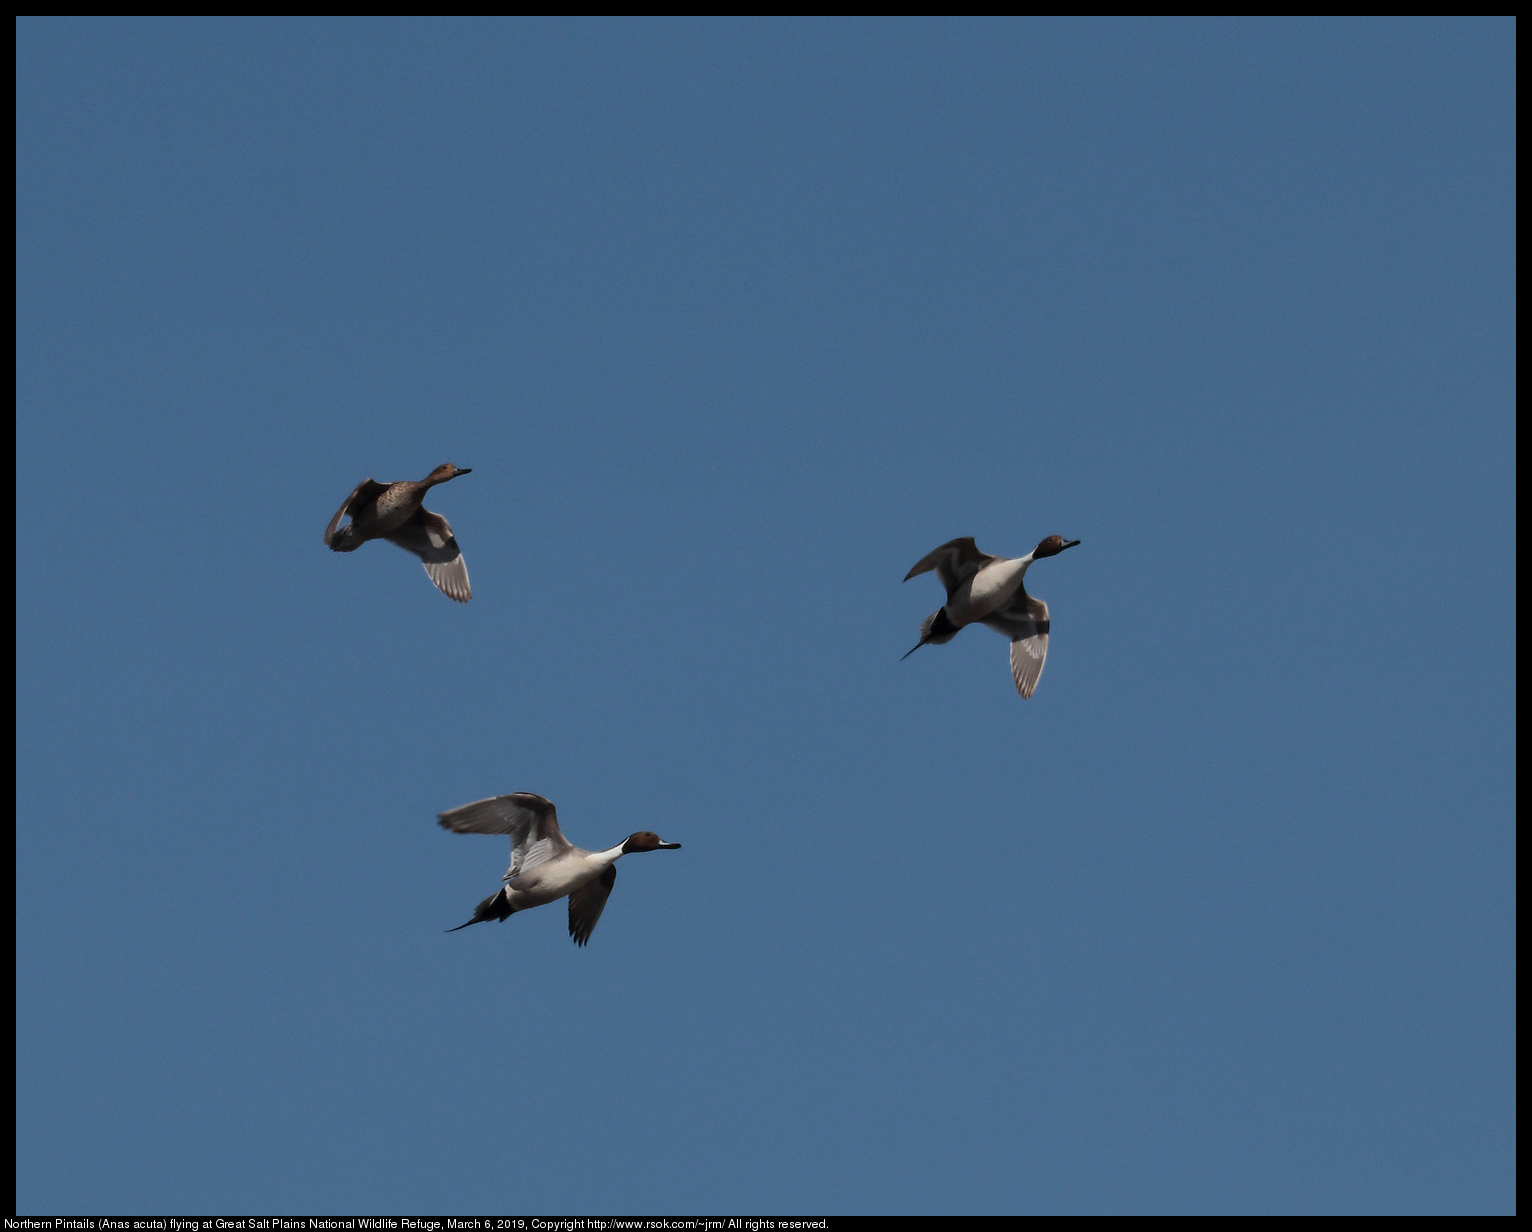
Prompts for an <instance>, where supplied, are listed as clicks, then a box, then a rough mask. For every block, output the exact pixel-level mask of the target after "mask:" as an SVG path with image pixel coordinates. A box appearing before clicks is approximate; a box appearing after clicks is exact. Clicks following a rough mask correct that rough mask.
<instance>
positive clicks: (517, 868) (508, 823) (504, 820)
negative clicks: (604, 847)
mask: <svg viewBox="0 0 1532 1232" xmlns="http://www.w3.org/2000/svg"><path fill="white" fill-rule="evenodd" d="M436 820H437V821H438V822H440V823H441V827H442V829H444V830H451V831H453V832H454V833H457V834H509V835H510V836H511V868H510V871H509V872H508V873H506V875H505V879H506V880H507V881H510V880H511V879H512V878H513V877H517V876H520V875H521V874H522V873H524V872H525V871H526V870H527V869H529V868H536V867H537V865H539V864H543V863H546V862H547V861H549V860H551V859H553V858H554V857H555V856H559V855H562V854H563V853H564V852H566V851H568V850H569V849H570V848H571V847H572V846H573V845H574V844H572V843H571V842H570V841H569V840H568V839H567V838H565V837H564V832H563V831H562V830H560V829H559V816H558V811H557V810H556V809H555V808H554V807H553V801H551V800H545V799H544V798H543V797H542V796H537V795H533V794H532V793H531V792H530V791H513V792H511V793H510V795H507V796H491V797H490V798H489V799H488V800H475V801H474V802H473V803H472V804H465V805H463V806H462V807H461V808H455V809H451V810H450V811H448V812H445V813H438V814H437V816H436ZM592 923H594V921H592Z"/></svg>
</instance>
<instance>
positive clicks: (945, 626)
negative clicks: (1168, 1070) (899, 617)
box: [899, 607, 963, 663]
mask: <svg viewBox="0 0 1532 1232" xmlns="http://www.w3.org/2000/svg"><path fill="white" fill-rule="evenodd" d="M962 627H963V626H962V625H955V624H953V623H952V621H951V620H949V619H948V618H947V609H946V608H944V607H939V608H937V609H936V610H935V611H934V612H932V613H931V614H930V615H929V616H927V617H926V618H925V619H924V620H922V621H921V622H920V640H919V641H918V642H916V643H915V644H914V645H913V646H911V647H910V648H909V649H908V650H906V651H905V652H904V653H903V654H902V655H900V656H899V662H901V663H903V662H904V661H905V660H906V659H908V658H909V657H910V656H911V655H912V654H914V653H915V652H916V651H917V650H919V649H920V648H921V647H922V646H925V645H937V646H940V645H941V644H942V643H943V642H950V641H951V640H952V639H953V638H955V637H956V636H957V635H958V632H959V631H960V630H961V629H962Z"/></svg>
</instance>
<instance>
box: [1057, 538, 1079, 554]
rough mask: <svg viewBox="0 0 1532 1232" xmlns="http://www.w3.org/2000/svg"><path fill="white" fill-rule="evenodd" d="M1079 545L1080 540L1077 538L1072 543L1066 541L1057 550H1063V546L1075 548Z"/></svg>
mask: <svg viewBox="0 0 1532 1232" xmlns="http://www.w3.org/2000/svg"><path fill="white" fill-rule="evenodd" d="M1079 546H1080V541H1079V540H1078V539H1076V540H1074V541H1073V542H1072V543H1066V544H1065V545H1064V547H1063V548H1060V549H1059V551H1061V552H1062V551H1063V550H1064V548H1077V547H1079Z"/></svg>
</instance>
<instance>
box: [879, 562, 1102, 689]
mask: <svg viewBox="0 0 1532 1232" xmlns="http://www.w3.org/2000/svg"><path fill="white" fill-rule="evenodd" d="M1079 542H1080V541H1079V540H1078V539H1074V540H1071V541H1069V542H1065V540H1064V539H1063V538H1062V537H1061V536H1059V535H1049V536H1048V537H1047V538H1046V539H1044V540H1043V541H1042V542H1041V543H1039V544H1038V545H1037V547H1036V548H1034V549H1033V550H1032V551H1031V553H1030V554H1028V555H1026V556H1022V557H1019V558H1016V559H1008V558H1007V557H1004V556H991V555H989V554H988V553H987V552H981V551H979V549H978V548H977V547H976V546H975V545H974V541H973V539H972V538H966V539H951V540H948V541H947V542H946V543H944V544H942V545H941V547H939V548H937V549H936V550H935V551H934V552H932V553H931V554H930V555H928V556H923V557H921V559H920V561H919V563H918V564H916V566H915V567H914V568H913V569H911V570H910V571H909V572H908V573H906V574H905V575H904V580H905V581H906V582H908V581H909V580H910V579H911V578H912V577H915V576H917V575H918V574H921V573H929V572H931V570H932V569H935V570H936V576H937V577H938V578H940V579H941V583H942V585H943V586H945V587H946V588H947V602H946V603H945V604H943V605H942V606H941V607H939V608H937V609H936V611H934V612H932V613H931V614H930V615H929V616H927V617H926V618H925V620H923V621H922V622H921V624H920V640H919V641H918V642H916V643H915V644H914V645H913V646H911V647H910V648H909V650H907V651H906V652H905V654H904V657H905V658H906V659H908V658H909V657H910V655H912V654H914V653H915V652H916V651H917V650H919V649H920V648H921V647H922V646H924V645H926V644H927V643H937V644H940V643H942V642H950V641H951V640H952V639H953V638H955V637H956V636H957V635H958V631H959V630H960V629H962V627H963V626H964V625H971V624H973V623H974V622H976V621H978V622H981V623H983V624H986V625H988V626H989V627H990V628H991V629H993V630H994V631H995V632H996V633H1003V634H1005V636H1006V637H1008V638H1010V639H1011V679H1012V680H1014V681H1015V682H1016V692H1018V693H1020V694H1021V695H1022V697H1024V698H1025V697H1031V696H1032V690H1033V689H1035V688H1037V681H1038V678H1039V677H1040V676H1041V675H1042V674H1043V660H1045V659H1046V658H1047V657H1048V605H1047V604H1046V603H1044V602H1043V601H1042V600H1041V599H1034V598H1033V597H1032V596H1031V595H1029V594H1027V591H1026V588H1025V587H1024V586H1023V585H1022V584H1021V579H1022V577H1023V576H1025V574H1026V572H1027V566H1029V565H1030V564H1031V563H1032V562H1033V561H1034V560H1038V559H1039V558H1041V557H1044V556H1057V555H1058V554H1059V553H1060V552H1062V551H1063V550H1064V549H1065V548H1072V547H1076V546H1077V545H1078V544H1079Z"/></svg>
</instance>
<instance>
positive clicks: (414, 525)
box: [384, 509, 473, 603]
mask: <svg viewBox="0 0 1532 1232" xmlns="http://www.w3.org/2000/svg"><path fill="white" fill-rule="evenodd" d="M384 538H385V539H387V540H388V541H389V542H390V543H396V544H398V545H399V546H400V547H401V548H403V549H404V550H405V551H406V552H413V553H415V555H416V556H418V557H420V563H421V564H423V565H424V566H425V567H426V575H427V576H428V577H429V578H430V579H431V581H433V582H435V583H436V589H437V590H439V591H441V592H442V594H444V595H446V596H447V598H449V599H456V600H457V601H458V602H459V603H467V602H468V600H470V599H472V598H473V591H472V590H470V589H469V586H468V566H467V565H466V564H464V563H463V554H462V552H460V551H458V546H457V540H456V539H454V538H453V537H452V527H450V526H448V525H447V519H446V518H444V517H442V515H441V514H439V513H432V512H431V511H430V510H429V509H417V510H415V516H414V517H412V518H411V519H410V520H409V521H408V522H406V523H405V524H404V525H403V526H401V527H400V528H399V529H398V530H396V531H394V532H393V533H392V534H389V535H385V536H384Z"/></svg>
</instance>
